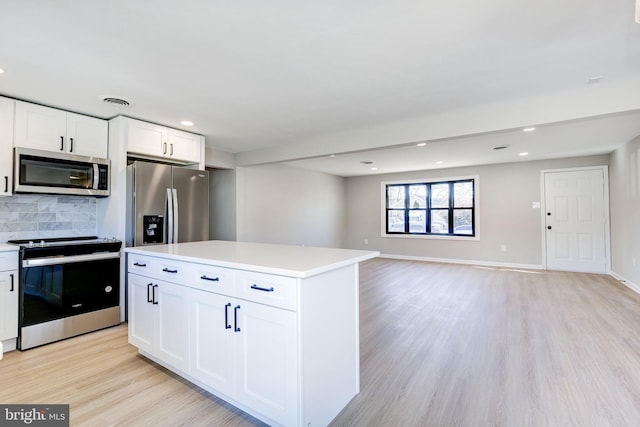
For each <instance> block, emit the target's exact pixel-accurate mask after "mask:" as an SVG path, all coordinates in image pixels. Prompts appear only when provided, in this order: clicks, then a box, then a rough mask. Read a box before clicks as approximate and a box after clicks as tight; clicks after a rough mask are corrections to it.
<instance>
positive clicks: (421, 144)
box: [416, 142, 427, 147]
mask: <svg viewBox="0 0 640 427" xmlns="http://www.w3.org/2000/svg"><path fill="white" fill-rule="evenodd" d="M416 145H417V146H418V147H424V146H425V145H427V143H426V142H420V143H418V144H416Z"/></svg>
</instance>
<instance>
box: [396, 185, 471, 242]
mask: <svg viewBox="0 0 640 427" xmlns="http://www.w3.org/2000/svg"><path fill="white" fill-rule="evenodd" d="M465 182H470V183H471V184H472V187H471V191H472V194H471V207H469V206H462V207H456V206H455V192H454V184H457V183H465ZM442 184H447V185H448V186H449V204H448V207H446V208H445V207H432V206H431V205H432V198H431V193H432V186H434V185H442ZM416 185H424V186H425V187H426V195H425V203H426V206H425V207H424V208H416V207H411V206H410V200H411V197H410V191H409V189H410V187H411V186H416ZM390 187H401V188H404V207H403V208H395V207H394V208H390V207H389V188H390ZM476 193H477V179H476V178H460V179H450V180H449V179H448V180H434V181H411V182H389V183H385V184H384V194H385V205H384V209H385V215H384V220H385V225H384V230H385V234H386V235H389V236H441V237H461V238H476V237H477V234H478V233H477V225H476V205H477V203H476ZM457 210H471V233H456V232H455V229H454V216H455V211H457ZM391 211H403V213H404V214H403V217H404V231H389V213H390V212H391ZM412 211H422V212H424V214H425V216H426V224H425V232H416V231H411V224H410V212H412ZM434 211H447V216H448V218H447V219H448V224H447V232H446V233H443V232H432V231H431V227H432V224H431V214H432V212H434Z"/></svg>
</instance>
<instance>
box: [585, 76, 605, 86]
mask: <svg viewBox="0 0 640 427" xmlns="http://www.w3.org/2000/svg"><path fill="white" fill-rule="evenodd" d="M602 77H604V76H593V77H590V78H589V80H587V84H588V85H594V84H596V83H600V80H602Z"/></svg>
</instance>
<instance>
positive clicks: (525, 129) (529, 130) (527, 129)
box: [522, 127, 536, 132]
mask: <svg viewBox="0 0 640 427" xmlns="http://www.w3.org/2000/svg"><path fill="white" fill-rule="evenodd" d="M534 130H536V128H534V127H530V128H524V129H522V132H533V131H534Z"/></svg>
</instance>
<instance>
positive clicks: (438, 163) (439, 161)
mask: <svg viewBox="0 0 640 427" xmlns="http://www.w3.org/2000/svg"><path fill="white" fill-rule="evenodd" d="M443 163H444V162H443V161H442V160H438V161H437V162H436V165H441V164H443Z"/></svg>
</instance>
